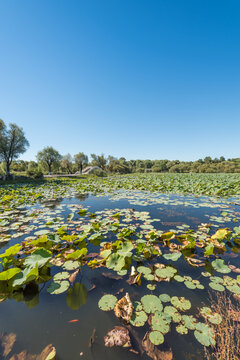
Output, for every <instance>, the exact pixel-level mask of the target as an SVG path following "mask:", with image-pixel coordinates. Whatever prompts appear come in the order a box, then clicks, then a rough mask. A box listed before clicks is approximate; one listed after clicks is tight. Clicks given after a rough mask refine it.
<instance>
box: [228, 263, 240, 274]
mask: <svg viewBox="0 0 240 360" xmlns="http://www.w3.org/2000/svg"><path fill="white" fill-rule="evenodd" d="M228 267H229V268H230V269H231V270H232V271H233V272H235V273H237V274H240V268H238V267H236V266H235V265H228Z"/></svg>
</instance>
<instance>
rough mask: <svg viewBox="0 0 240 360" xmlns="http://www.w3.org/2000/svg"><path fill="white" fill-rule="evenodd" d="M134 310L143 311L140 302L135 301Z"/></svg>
mask: <svg viewBox="0 0 240 360" xmlns="http://www.w3.org/2000/svg"><path fill="white" fill-rule="evenodd" d="M133 309H134V311H141V310H142V304H141V303H140V301H134V302H133Z"/></svg>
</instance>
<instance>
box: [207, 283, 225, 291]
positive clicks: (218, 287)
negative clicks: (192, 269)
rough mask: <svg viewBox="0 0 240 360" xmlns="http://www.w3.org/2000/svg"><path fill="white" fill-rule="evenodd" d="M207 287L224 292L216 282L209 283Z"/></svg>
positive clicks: (221, 286) (223, 288) (222, 287)
mask: <svg viewBox="0 0 240 360" xmlns="http://www.w3.org/2000/svg"><path fill="white" fill-rule="evenodd" d="M209 286H210V287H211V288H212V289H213V290H216V291H224V290H225V287H224V286H223V285H221V284H219V283H216V282H210V283H209Z"/></svg>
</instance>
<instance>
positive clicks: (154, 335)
mask: <svg viewBox="0 0 240 360" xmlns="http://www.w3.org/2000/svg"><path fill="white" fill-rule="evenodd" d="M149 340H150V341H151V343H153V344H154V345H160V344H163V343H164V336H163V335H162V333H160V332H159V331H151V332H150V333H149Z"/></svg>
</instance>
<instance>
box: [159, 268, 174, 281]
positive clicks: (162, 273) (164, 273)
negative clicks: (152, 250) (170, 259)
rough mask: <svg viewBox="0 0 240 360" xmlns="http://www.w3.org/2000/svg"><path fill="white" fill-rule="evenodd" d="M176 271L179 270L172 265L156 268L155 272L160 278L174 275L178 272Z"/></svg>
mask: <svg viewBox="0 0 240 360" xmlns="http://www.w3.org/2000/svg"><path fill="white" fill-rule="evenodd" d="M176 272H177V270H176V269H174V268H173V267H171V266H166V267H165V268H162V269H156V270H155V274H156V275H157V276H158V277H159V278H163V279H165V278H171V277H173V276H174V274H176Z"/></svg>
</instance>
